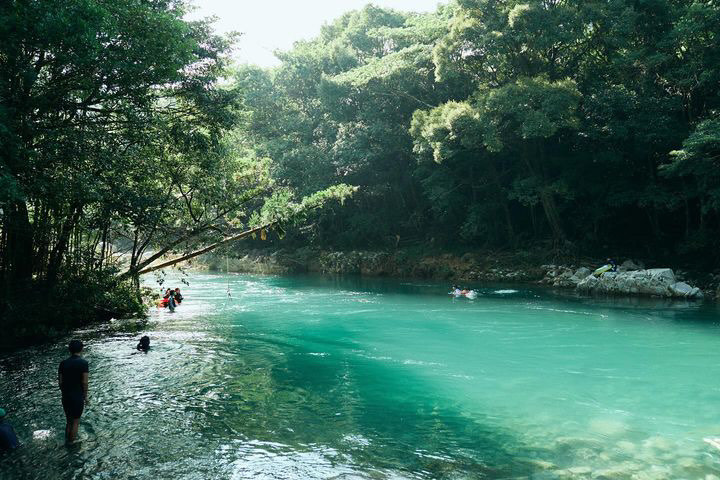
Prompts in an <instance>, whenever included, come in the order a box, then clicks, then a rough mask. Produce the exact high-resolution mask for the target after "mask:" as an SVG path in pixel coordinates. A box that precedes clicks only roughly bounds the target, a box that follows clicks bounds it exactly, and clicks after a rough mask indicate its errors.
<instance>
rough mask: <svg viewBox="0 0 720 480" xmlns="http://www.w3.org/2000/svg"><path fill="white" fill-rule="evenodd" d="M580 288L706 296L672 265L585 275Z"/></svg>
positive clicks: (579, 285) (578, 287) (678, 296)
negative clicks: (682, 278) (679, 276)
mask: <svg viewBox="0 0 720 480" xmlns="http://www.w3.org/2000/svg"><path fill="white" fill-rule="evenodd" d="M576 289H577V290H578V291H581V292H585V293H604V294H610V295H646V296H655V297H667V298H702V292H701V291H700V289H698V288H693V287H692V286H690V285H688V284H687V283H684V282H678V281H677V279H676V278H675V274H674V273H673V271H672V270H671V269H669V268H652V269H648V270H634V271H628V272H605V273H603V274H602V275H600V276H599V277H596V276H595V275H590V276H588V277H586V278H584V279H582V280H581V281H580V282H579V283H578V284H577V286H576Z"/></svg>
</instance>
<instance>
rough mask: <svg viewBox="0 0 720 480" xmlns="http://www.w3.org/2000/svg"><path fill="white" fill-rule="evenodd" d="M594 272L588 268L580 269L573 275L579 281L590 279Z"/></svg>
mask: <svg viewBox="0 0 720 480" xmlns="http://www.w3.org/2000/svg"><path fill="white" fill-rule="evenodd" d="M591 273H592V272H591V271H590V269H589V268H586V267H580V268H578V269H577V270H576V271H575V274H574V275H573V276H574V277H575V278H577V279H578V281H580V280H583V279H585V278H587V277H588V275H590V274H591Z"/></svg>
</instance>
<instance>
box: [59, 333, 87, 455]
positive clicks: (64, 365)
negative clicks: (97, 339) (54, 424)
mask: <svg viewBox="0 0 720 480" xmlns="http://www.w3.org/2000/svg"><path fill="white" fill-rule="evenodd" d="M68 349H69V350H70V357H69V358H66V359H65V360H63V361H62V362H60V367H58V384H59V386H60V391H61V392H62V405H63V410H64V411H65V419H66V423H65V439H66V440H67V441H68V442H72V441H73V440H75V437H76V436H77V431H78V425H79V424H80V417H81V416H82V413H83V410H84V409H85V404H86V403H87V394H88V371H89V368H88V362H87V361H86V360H84V359H83V358H82V357H81V356H80V352H82V349H83V344H82V342H81V341H80V340H73V341H71V342H70V345H69V346H68Z"/></svg>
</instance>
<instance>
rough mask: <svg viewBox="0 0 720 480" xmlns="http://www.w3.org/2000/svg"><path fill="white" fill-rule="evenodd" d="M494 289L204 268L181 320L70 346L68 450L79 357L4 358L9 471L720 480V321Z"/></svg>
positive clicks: (690, 310)
mask: <svg viewBox="0 0 720 480" xmlns="http://www.w3.org/2000/svg"><path fill="white" fill-rule="evenodd" d="M178 285H179V284H178ZM228 287H229V290H230V292H231V295H232V296H231V297H228V296H227V294H226V290H227V289H228ZM479 290H480V293H481V294H480V296H479V297H478V298H477V299H476V300H468V299H464V298H460V299H453V298H450V297H449V296H448V295H447V294H446V291H447V287H446V286H445V285H439V284H432V283H426V282H415V283H414V282H400V281H389V280H387V281H381V280H363V279H357V278H349V279H323V278H317V277H302V276H299V277H272V276H249V275H231V276H223V275H195V276H193V277H191V278H190V286H189V287H187V288H185V289H184V292H183V293H184V295H185V298H186V301H185V302H184V303H183V305H181V306H180V307H179V308H178V310H177V311H176V312H175V313H169V312H167V311H164V310H163V311H153V312H152V315H151V317H150V319H149V320H148V321H147V322H138V321H117V322H112V323H111V324H107V325H101V326H98V327H93V328H91V329H88V330H82V331H77V332H75V334H74V336H76V337H79V338H82V339H83V340H84V341H85V343H86V345H87V348H86V353H85V357H86V358H87V359H88V361H89V362H90V367H91V374H90V379H91V380H90V391H91V404H90V406H89V407H88V408H87V410H86V413H85V415H84V416H83V419H82V421H81V426H80V441H79V442H77V443H76V444H75V445H72V446H65V445H64V444H63V438H62V436H63V428H64V417H63V414H62V408H61V406H60V402H59V398H58V390H57V387H56V371H57V363H58V362H59V361H60V360H62V358H64V356H65V354H64V347H63V346H62V345H58V346H43V347H36V348H32V349H26V350H22V351H19V352H14V353H11V354H2V355H0V406H3V407H5V408H6V409H7V410H8V412H9V414H10V416H9V419H10V421H11V422H12V423H13V424H14V426H15V428H16V430H17V431H18V435H19V436H20V438H21V441H22V442H23V443H24V445H23V447H22V448H21V449H20V450H19V451H16V452H13V453H11V454H6V455H0V478H1V479H10V478H13V479H14V478H39V479H40V478H42V479H54V478H78V479H79V478H83V479H85V478H87V479H105V478H108V479H119V478H137V479H140V478H173V479H175V478H178V479H206V478H233V479H241V478H272V479H275V478H288V479H292V478H328V479H338V478H343V479H345V478H371V479H384V478H393V479H395V478H428V479H429V478H440V479H460V478H489V479H500V478H532V479H554V478H606V479H623V478H628V479H630V478H632V479H652V478H656V479H665V478H668V479H669V478H687V479H691V478H693V479H694V478H698V479H706V478H707V479H713V478H717V477H720V451H718V450H715V449H713V448H712V447H711V446H710V445H708V444H706V443H704V442H703V438H704V437H709V436H720V348H718V345H720V322H719V320H720V315H719V313H718V310H717V307H716V306H714V305H708V304H705V305H702V304H698V303H688V302H675V303H670V302H663V301H653V300H607V299H587V298H579V297H573V296H569V295H565V294H563V295H561V294H556V293H553V292H550V291H545V290H533V289H528V288H523V287H517V286H515V287H507V286H503V287H497V288H480V289H479ZM143 334H147V335H149V336H150V337H151V339H152V344H153V346H152V349H151V350H150V352H148V353H147V354H142V353H137V352H135V351H134V347H135V344H136V343H137V339H138V338H139V337H140V336H141V335H143ZM68 338H69V337H68ZM712 475H715V476H717V477H713V476H712Z"/></svg>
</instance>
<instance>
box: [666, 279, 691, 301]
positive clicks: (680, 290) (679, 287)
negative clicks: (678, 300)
mask: <svg viewBox="0 0 720 480" xmlns="http://www.w3.org/2000/svg"><path fill="white" fill-rule="evenodd" d="M693 290H694V289H693V287H691V286H690V285H688V284H687V283H685V282H677V283H673V284H672V285H670V291H671V292H672V294H673V296H674V297H689V296H690V294H691V293H692V291H693Z"/></svg>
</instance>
